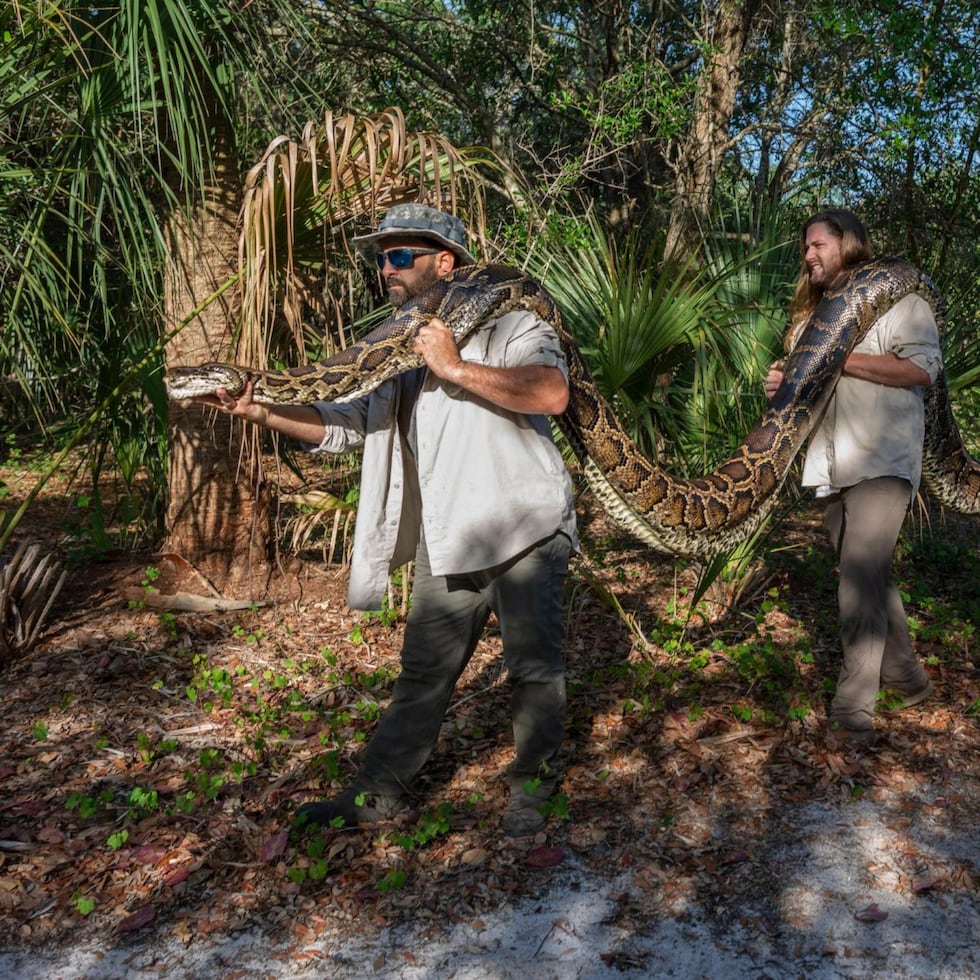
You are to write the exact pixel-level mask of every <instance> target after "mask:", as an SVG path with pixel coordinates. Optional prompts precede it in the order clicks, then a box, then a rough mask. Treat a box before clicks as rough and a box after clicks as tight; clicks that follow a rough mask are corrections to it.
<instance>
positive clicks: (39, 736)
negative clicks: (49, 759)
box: [31, 721, 48, 742]
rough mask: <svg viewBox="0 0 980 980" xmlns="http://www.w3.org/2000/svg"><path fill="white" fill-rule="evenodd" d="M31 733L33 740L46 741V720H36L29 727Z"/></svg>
mask: <svg viewBox="0 0 980 980" xmlns="http://www.w3.org/2000/svg"><path fill="white" fill-rule="evenodd" d="M31 734H32V735H33V736H34V741H35V742H46V741H47V738H48V723H47V722H46V721H36V722H34V725H33V726H32V728H31Z"/></svg>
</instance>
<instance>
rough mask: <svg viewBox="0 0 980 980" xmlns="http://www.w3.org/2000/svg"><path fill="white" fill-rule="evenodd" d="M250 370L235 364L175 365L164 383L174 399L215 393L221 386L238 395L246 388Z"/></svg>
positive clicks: (179, 399)
mask: <svg viewBox="0 0 980 980" xmlns="http://www.w3.org/2000/svg"><path fill="white" fill-rule="evenodd" d="M248 377H249V376H248V372H247V371H246V370H244V369H243V368H239V367H236V366H235V365H234V364H198V365H196V366H193V367H174V368H171V369H170V370H169V371H168V372H167V377H166V379H165V381H164V384H165V385H166V386H167V395H168V396H169V397H170V398H171V399H172V400H173V401H181V400H182V399H185V398H200V397H201V396H203V395H213V394H214V393H215V392H216V391H217V390H218V389H219V388H224V389H225V390H226V391H227V392H228V394H230V395H237V394H238V393H239V392H241V391H243V390H244V389H245V384H246V383H247V381H248Z"/></svg>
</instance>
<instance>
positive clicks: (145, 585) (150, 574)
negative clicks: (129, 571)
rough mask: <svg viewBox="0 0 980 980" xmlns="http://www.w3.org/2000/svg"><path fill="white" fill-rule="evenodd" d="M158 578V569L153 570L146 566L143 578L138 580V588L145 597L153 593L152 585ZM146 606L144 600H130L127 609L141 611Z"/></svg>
mask: <svg viewBox="0 0 980 980" xmlns="http://www.w3.org/2000/svg"><path fill="white" fill-rule="evenodd" d="M159 577H160V569H159V568H154V567H153V566H152V565H150V566H148V567H147V568H146V570H145V571H144V572H143V578H142V579H140V587H141V588H142V589H143V592H144V593H145V594H146V595H149V594H150V593H151V592H152V591H153V583H154V582H155V581H156V580H157V579H158V578H159ZM145 606H146V600H145V599H130V600H129V608H130V609H143V608H144V607H145Z"/></svg>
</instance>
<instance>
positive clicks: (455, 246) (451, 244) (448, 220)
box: [354, 204, 476, 265]
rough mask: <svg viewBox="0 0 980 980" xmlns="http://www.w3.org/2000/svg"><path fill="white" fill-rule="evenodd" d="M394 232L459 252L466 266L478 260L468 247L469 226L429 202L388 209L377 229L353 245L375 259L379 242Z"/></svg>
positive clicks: (401, 205) (359, 237)
mask: <svg viewBox="0 0 980 980" xmlns="http://www.w3.org/2000/svg"><path fill="white" fill-rule="evenodd" d="M394 235H418V236H419V237H421V238H429V239H432V240H433V241H436V242H438V243H439V244H440V245H444V246H445V247H446V248H447V249H449V251H450V252H453V253H454V254H456V255H457V256H458V257H459V260H460V261H461V262H462V263H463V265H472V264H473V263H474V262H476V258H475V256H474V255H473V253H472V252H470V250H469V249H468V248H467V247H466V226H465V225H464V224H463V222H462V221H460V219H459V218H455V217H453V215H451V214H446V212H445V211H437V210H436V209H435V208H430V207H429V206H428V205H426V204H395V205H394V206H393V207H390V208H388V210H387V211H385V214H384V217H383V218H382V219H381V223H380V224H379V225H378V230H377V231H376V232H374V233H373V234H370V235H360V236H358V237H356V238H355V239H354V247H355V248H356V249H357V250H358V252H360V253H361V254H362V255H363V256H365V257H366V258H368V259H373V257H374V254H375V253H376V252H377V250H378V245H379V244H380V243H381V242H382V241H383V240H384V239H385V238H390V237H392V236H394Z"/></svg>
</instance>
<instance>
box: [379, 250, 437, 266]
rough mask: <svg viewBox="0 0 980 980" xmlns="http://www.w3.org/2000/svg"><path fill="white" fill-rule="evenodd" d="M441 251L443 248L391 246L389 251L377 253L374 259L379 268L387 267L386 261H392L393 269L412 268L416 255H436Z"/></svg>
mask: <svg viewBox="0 0 980 980" xmlns="http://www.w3.org/2000/svg"><path fill="white" fill-rule="evenodd" d="M441 251H442V249H441V248H408V247H406V248H389V249H388V251H387V252H377V253H375V256H374V261H375V262H377V263H378V268H379V269H383V268H384V267H385V262H390V263H391V267H392V268H393V269H411V268H412V266H413V265H415V256H416V255H435V254H436V253H437V252H441Z"/></svg>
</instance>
